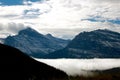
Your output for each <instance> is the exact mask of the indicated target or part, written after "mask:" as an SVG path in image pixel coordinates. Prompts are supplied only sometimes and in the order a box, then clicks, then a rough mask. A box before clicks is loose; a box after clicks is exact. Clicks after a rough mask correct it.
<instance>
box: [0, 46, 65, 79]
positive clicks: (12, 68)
mask: <svg viewBox="0 0 120 80" xmlns="http://www.w3.org/2000/svg"><path fill="white" fill-rule="evenodd" d="M0 78H1V80H66V79H67V75H66V73H64V72H62V71H60V70H57V69H55V68H53V67H51V66H48V65H46V64H44V63H41V62H38V61H36V60H34V59H32V58H31V57H29V56H27V55H25V54H24V53H22V52H21V51H19V50H17V49H15V48H12V47H9V46H6V45H3V44H0Z"/></svg>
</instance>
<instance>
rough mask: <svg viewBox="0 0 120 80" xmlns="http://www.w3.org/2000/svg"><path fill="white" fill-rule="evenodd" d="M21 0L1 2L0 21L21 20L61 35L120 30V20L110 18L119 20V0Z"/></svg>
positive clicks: (44, 31)
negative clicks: (8, 3)
mask: <svg viewBox="0 0 120 80" xmlns="http://www.w3.org/2000/svg"><path fill="white" fill-rule="evenodd" d="M24 4H25V5H16V6H0V20H1V21H0V23H1V24H2V23H6V24H7V23H11V22H14V23H22V24H24V25H28V26H31V27H33V28H34V29H36V30H38V31H39V32H41V33H44V34H46V33H52V34H53V35H55V36H58V37H62V38H71V37H73V36H74V35H76V34H78V33H79V32H82V31H91V30H95V29H104V28H107V29H111V30H114V31H117V32H120V22H119V24H116V23H113V22H109V20H120V9H119V7H120V1H119V0H44V1H42V2H30V1H29V2H24ZM90 18H91V19H94V18H96V19H97V21H95V22H93V21H90V20H88V19H90ZM102 21H104V22H102ZM4 28H5V27H4ZM66 36H67V37H66Z"/></svg>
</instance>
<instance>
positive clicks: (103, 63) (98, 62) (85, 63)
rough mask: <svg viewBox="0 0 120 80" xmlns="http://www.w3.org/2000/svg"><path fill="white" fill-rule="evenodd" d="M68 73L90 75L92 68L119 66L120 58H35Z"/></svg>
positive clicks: (100, 68)
mask: <svg viewBox="0 0 120 80" xmlns="http://www.w3.org/2000/svg"><path fill="white" fill-rule="evenodd" d="M36 60H37V61H40V62H43V63H46V64H48V65H50V66H53V67H55V68H57V69H60V70H62V71H64V72H66V73H67V74H68V75H73V76H74V75H90V74H89V71H92V70H107V69H112V68H118V67H120V59H36Z"/></svg>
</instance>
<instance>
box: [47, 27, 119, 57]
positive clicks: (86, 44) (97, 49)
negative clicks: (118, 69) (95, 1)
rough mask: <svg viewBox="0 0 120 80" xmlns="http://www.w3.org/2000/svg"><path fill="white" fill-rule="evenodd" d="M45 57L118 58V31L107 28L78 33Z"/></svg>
mask: <svg viewBox="0 0 120 80" xmlns="http://www.w3.org/2000/svg"><path fill="white" fill-rule="evenodd" d="M46 58H120V33H117V32H113V31H110V30H107V29H105V30H100V29H99V30H95V31H91V32H83V33H80V34H78V35H77V36H76V37H75V38H74V39H73V40H72V41H71V42H70V43H69V44H68V45H67V47H65V48H64V49H61V50H58V51H55V52H53V53H51V54H48V55H47V56H46Z"/></svg>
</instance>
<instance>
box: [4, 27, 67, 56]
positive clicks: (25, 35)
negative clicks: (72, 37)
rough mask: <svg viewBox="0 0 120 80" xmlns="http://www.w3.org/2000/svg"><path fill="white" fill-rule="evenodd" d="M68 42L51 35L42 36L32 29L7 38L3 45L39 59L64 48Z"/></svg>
mask: <svg viewBox="0 0 120 80" xmlns="http://www.w3.org/2000/svg"><path fill="white" fill-rule="evenodd" d="M68 43H69V40H63V39H60V38H56V37H53V36H52V35H51V34H47V35H43V34H41V33H39V32H37V31H36V30H34V29H32V28H29V27H28V28H26V29H24V30H21V31H20V32H19V33H18V34H17V35H15V36H8V37H7V38H6V39H5V40H4V44H6V45H9V46H12V47H15V48H17V49H19V50H21V51H22V52H24V53H26V54H28V55H30V56H32V57H37V58H40V57H42V56H44V55H46V54H49V53H51V52H54V51H56V50H59V49H62V48H64V47H65V46H66V45H67V44H68Z"/></svg>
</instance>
